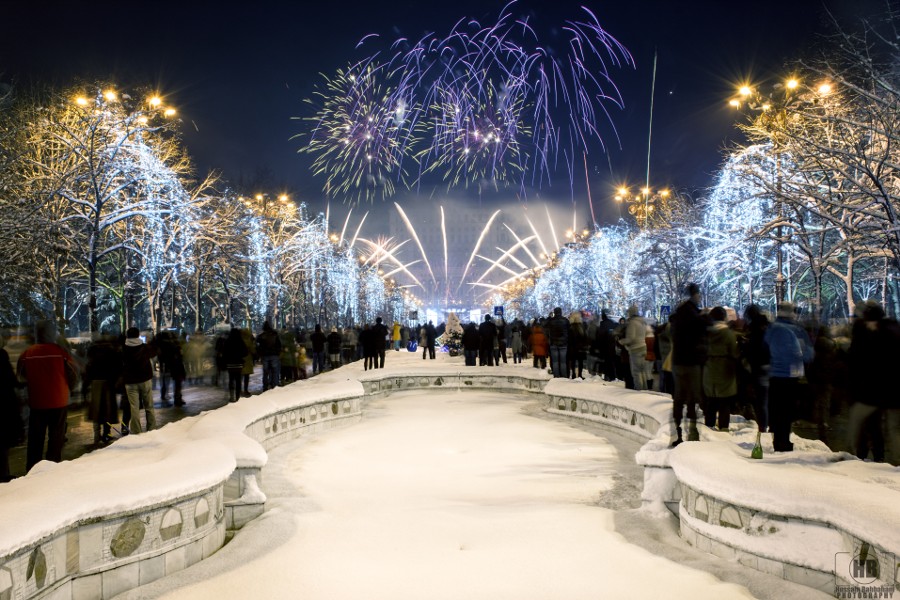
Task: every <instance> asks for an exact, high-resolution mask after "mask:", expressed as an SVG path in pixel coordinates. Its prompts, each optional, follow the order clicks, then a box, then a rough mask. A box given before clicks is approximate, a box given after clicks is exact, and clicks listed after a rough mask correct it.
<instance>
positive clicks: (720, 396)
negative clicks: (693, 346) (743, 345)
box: [703, 306, 740, 431]
mask: <svg viewBox="0 0 900 600" xmlns="http://www.w3.org/2000/svg"><path fill="white" fill-rule="evenodd" d="M709 318H710V320H711V321H712V322H711V323H710V325H709V327H707V329H706V342H707V353H706V354H707V358H706V363H705V364H704V365H703V395H704V397H705V399H706V404H705V405H704V409H703V418H704V421H705V423H706V426H707V427H709V428H710V429H712V428H713V427H717V426H718V428H719V431H728V426H729V423H730V421H731V411H732V409H733V407H734V403H735V400H736V398H737V391H738V386H737V365H738V358H739V357H740V353H739V351H738V345H737V336H736V335H735V334H734V331H732V330H731V328H730V327H729V326H728V323H726V322H725V319H726V312H725V309H724V308H722V307H721V306H717V307H715V308H714V309H712V310H711V311H710V312H709Z"/></svg>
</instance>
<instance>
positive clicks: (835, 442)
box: [9, 369, 849, 478]
mask: <svg viewBox="0 0 900 600" xmlns="http://www.w3.org/2000/svg"><path fill="white" fill-rule="evenodd" d="M223 379H224V380H225V385H224V386H223V385H222V384H221V382H222V380H223ZM210 383H211V382H210V378H209V377H205V378H204V379H203V381H202V383H196V384H188V383H185V385H184V388H183V390H182V397H183V399H184V401H185V405H184V406H180V407H175V406H167V407H163V406H161V402H160V397H159V388H158V386H156V385H154V387H153V392H154V399H155V404H154V408H155V409H156V421H157V427H163V426H164V425H166V424H167V423H172V422H174V421H180V420H181V419H185V418H187V417H193V416H195V415H199V414H200V413H202V412H205V411H209V410H215V409H217V408H219V407H221V406H224V405H226V404H228V388H227V377H225V378H223V377H220V385H219V387H214V386H212V385H210ZM250 393H251V395H257V394H260V393H262V373H261V369H256V370H255V372H254V374H253V375H251V376H250ZM835 412H836V414H834V415H831V416H830V417H829V419H828V425H827V427H826V428H825V429H824V431H822V432H821V438H820V432H819V428H818V426H817V425H816V424H815V423H812V422H809V421H803V420H798V421H796V422H795V423H794V427H793V432H794V433H795V434H796V435H799V436H801V437H805V438H808V439H822V438H824V439H822V441H824V442H825V443H826V444H828V446H829V447H830V448H831V449H832V450H834V451H849V446H848V444H847V439H848V437H847V413H848V407H847V405H846V403H845V402H841V403H840V407H839V410H837V411H835ZM119 414H120V416H121V411H120V413H119ZM141 421H142V422H143V416H142V419H141ZM116 429H117V431H113V432H112V437H113V441H112V442H110V443H115V440H116V439H118V437H120V431H121V428H119V427H117V428H116ZM107 445H109V444H101V445H95V444H94V429H93V423H91V422H90V421H88V419H87V409H86V408H85V407H84V406H83V404H82V403H80V402H77V403H75V404H71V405H70V406H69V416H68V431H67V435H66V444H65V445H64V446H63V453H62V454H63V460H72V459H74V458H78V457H79V456H81V455H83V454H87V453H89V452H95V451H102V449H103V448H104V447H105V446H107ZM9 469H10V474H11V476H12V477H14V478H15V477H21V476H23V475H25V444H21V445H19V446H16V447H14V448H10V450H9Z"/></svg>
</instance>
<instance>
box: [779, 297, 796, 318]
mask: <svg viewBox="0 0 900 600" xmlns="http://www.w3.org/2000/svg"><path fill="white" fill-rule="evenodd" d="M776 315H777V316H779V317H791V318H793V316H794V303H793V302H788V301H787V300H783V301H781V302H779V303H778V311H777V312H776Z"/></svg>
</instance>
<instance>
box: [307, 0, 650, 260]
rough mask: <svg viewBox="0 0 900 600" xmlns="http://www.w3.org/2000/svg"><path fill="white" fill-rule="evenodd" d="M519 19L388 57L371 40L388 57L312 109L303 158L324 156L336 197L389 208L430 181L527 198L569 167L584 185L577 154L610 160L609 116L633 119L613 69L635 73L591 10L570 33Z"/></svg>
mask: <svg viewBox="0 0 900 600" xmlns="http://www.w3.org/2000/svg"><path fill="white" fill-rule="evenodd" d="M517 8H518V5H517V2H515V1H512V2H509V3H508V4H506V5H505V6H504V7H503V9H502V10H501V11H500V13H499V15H498V17H497V19H496V22H494V23H492V24H489V25H487V26H482V25H481V23H480V22H479V21H477V20H475V19H466V18H462V19H460V20H459V21H457V22H456V24H455V25H454V26H453V27H452V28H451V29H450V31H449V33H447V34H446V35H443V36H442V35H440V34H438V33H428V34H426V35H424V36H422V37H421V38H420V39H418V40H409V39H406V38H399V39H397V40H395V41H394V42H393V43H391V44H389V46H388V47H386V48H385V47H384V46H383V41H382V40H381V38H380V37H379V36H377V35H374V34H370V35H367V36H366V37H364V38H363V39H362V40H361V41H360V43H359V44H358V45H357V49H363V48H366V47H370V48H371V47H378V46H380V47H378V48H376V49H375V52H374V53H373V54H370V55H369V56H368V57H366V58H364V59H362V60H360V61H359V62H357V63H354V64H351V65H350V66H348V67H347V68H346V69H342V70H339V71H338V72H337V74H336V75H335V76H333V77H330V78H328V77H326V78H325V82H324V84H323V85H322V86H321V88H320V89H317V91H316V92H315V94H314V97H313V99H311V100H308V102H309V103H310V104H312V105H314V106H315V107H316V113H315V116H313V117H309V118H307V119H306V120H307V121H309V122H311V123H312V124H313V127H312V131H311V133H309V134H307V136H308V138H309V139H308V142H307V144H306V145H305V147H304V148H302V149H301V150H302V151H306V152H309V153H311V154H313V155H314V156H315V158H314V161H313V171H314V173H316V174H317V175H322V176H324V177H325V178H326V181H325V189H326V191H327V193H328V194H329V195H331V196H342V197H344V198H345V199H350V200H354V199H355V200H359V199H363V198H365V199H372V198H373V197H374V196H377V195H381V196H382V197H387V196H390V195H392V194H393V193H394V192H395V189H396V187H397V186H409V185H411V184H416V185H419V184H421V183H422V178H423V177H424V176H427V175H430V174H435V175H438V176H440V177H441V178H442V179H443V181H444V182H446V183H447V185H448V187H450V186H457V185H466V186H468V185H469V184H475V183H477V184H478V186H479V187H481V186H482V185H483V184H485V183H489V184H491V185H493V186H495V187H497V186H498V183H499V182H502V183H503V184H504V185H506V184H512V185H518V186H520V188H522V189H523V190H524V186H526V185H531V186H535V187H541V185H543V184H546V183H548V182H549V181H550V179H551V175H552V173H553V172H554V171H555V169H556V168H557V166H559V165H560V164H563V165H564V166H565V167H566V169H567V170H568V174H569V181H570V185H574V179H573V177H574V175H573V174H574V164H573V160H574V157H575V156H577V151H581V152H582V154H583V155H584V156H585V159H586V153H587V152H588V151H589V146H590V143H591V140H594V141H596V142H597V143H599V144H600V146H601V147H602V148H603V149H604V150H605V144H604V141H603V138H602V136H601V131H600V130H601V128H602V127H603V126H604V125H606V124H610V125H611V124H612V121H611V118H610V114H609V112H608V110H607V108H608V106H609V105H610V104H611V105H613V106H616V107H618V108H622V107H623V100H622V97H621V94H620V93H619V91H618V89H617V88H616V86H615V84H614V82H613V81H612V78H611V76H610V70H611V67H613V66H615V67H622V66H633V65H634V61H633V59H632V57H631V55H630V54H629V52H628V51H627V50H626V49H625V48H624V47H623V46H622V45H621V44H620V43H619V42H618V41H616V40H615V39H614V38H613V37H612V36H610V35H609V34H608V33H607V32H606V31H605V30H604V29H603V28H602V27H601V26H600V23H599V20H598V19H597V17H596V15H595V14H594V13H593V12H591V11H590V10H589V9H588V8H586V7H582V9H581V10H582V14H581V16H580V18H579V19H575V20H566V21H564V22H563V23H561V24H560V23H543V22H540V21H539V20H538V19H537V18H534V19H532V18H531V17H522V18H518V17H516V16H514V15H513V11H514V10H516V9H517ZM560 32H561V33H560ZM545 33H546V34H547V35H545ZM560 116H561V117H562V119H561V120H560V122H556V121H555V120H554V119H555V118H557V117H560ZM613 132H614V130H613ZM426 262H427V261H426Z"/></svg>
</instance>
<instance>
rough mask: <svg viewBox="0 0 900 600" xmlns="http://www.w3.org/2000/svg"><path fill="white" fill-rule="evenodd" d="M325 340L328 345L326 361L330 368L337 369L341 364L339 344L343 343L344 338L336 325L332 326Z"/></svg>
mask: <svg viewBox="0 0 900 600" xmlns="http://www.w3.org/2000/svg"><path fill="white" fill-rule="evenodd" d="M325 341H326V343H327V345H328V362H329V363H330V364H331V368H332V369H337V368H338V367H340V366H341V344H343V343H344V338H343V336H342V335H341V334H340V332H339V331H338V330H337V327H332V328H331V332H330V333H329V334H328V337H327V338H326V340H325Z"/></svg>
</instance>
